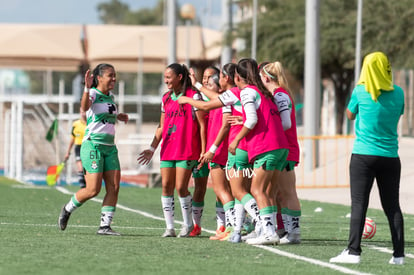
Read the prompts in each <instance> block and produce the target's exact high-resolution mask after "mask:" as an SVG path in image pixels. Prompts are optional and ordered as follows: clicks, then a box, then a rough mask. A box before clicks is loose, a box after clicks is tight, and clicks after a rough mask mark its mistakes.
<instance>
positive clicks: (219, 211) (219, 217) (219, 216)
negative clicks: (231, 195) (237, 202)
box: [216, 201, 226, 229]
mask: <svg viewBox="0 0 414 275" xmlns="http://www.w3.org/2000/svg"><path fill="white" fill-rule="evenodd" d="M216 221H217V229H219V228H220V227H221V226H225V225H226V215H225V212H224V208H223V204H222V203H221V202H219V201H216Z"/></svg>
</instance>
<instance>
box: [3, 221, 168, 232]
mask: <svg viewBox="0 0 414 275" xmlns="http://www.w3.org/2000/svg"><path fill="white" fill-rule="evenodd" d="M0 225H11V226H37V227H57V224H35V223H11V222H0ZM70 227H78V228H97V226H96V225H81V224H74V225H72V224H71V225H70ZM113 227H114V228H119V229H146V230H164V229H165V228H161V227H138V226H116V225H114V226H113Z"/></svg>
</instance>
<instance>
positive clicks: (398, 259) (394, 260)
mask: <svg viewBox="0 0 414 275" xmlns="http://www.w3.org/2000/svg"><path fill="white" fill-rule="evenodd" d="M388 263H389V264H398V265H402V264H404V257H392V258H391V260H390V261H389V262H388Z"/></svg>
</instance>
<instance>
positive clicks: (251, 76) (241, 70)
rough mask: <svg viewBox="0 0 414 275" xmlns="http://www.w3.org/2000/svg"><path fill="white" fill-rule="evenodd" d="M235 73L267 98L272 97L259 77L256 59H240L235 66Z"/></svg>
mask: <svg viewBox="0 0 414 275" xmlns="http://www.w3.org/2000/svg"><path fill="white" fill-rule="evenodd" d="M236 73H237V74H238V75H239V76H240V77H241V78H243V79H244V80H245V81H246V83H247V84H250V85H254V86H256V87H257V88H258V89H259V90H260V91H261V92H262V93H263V94H264V95H265V97H267V98H273V95H272V93H271V92H269V90H268V89H267V88H266V86H265V85H264V84H263V82H262V79H261V78H260V74H259V68H258V66H257V62H256V60H254V59H252V58H243V59H240V61H239V63H238V64H237V67H236Z"/></svg>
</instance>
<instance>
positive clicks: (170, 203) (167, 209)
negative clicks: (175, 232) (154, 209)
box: [161, 196, 174, 229]
mask: <svg viewBox="0 0 414 275" xmlns="http://www.w3.org/2000/svg"><path fill="white" fill-rule="evenodd" d="M161 204H162V211H163V212H164V219H165V225H166V226H167V229H174V197H173V196H171V197H167V196H162V197H161Z"/></svg>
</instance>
